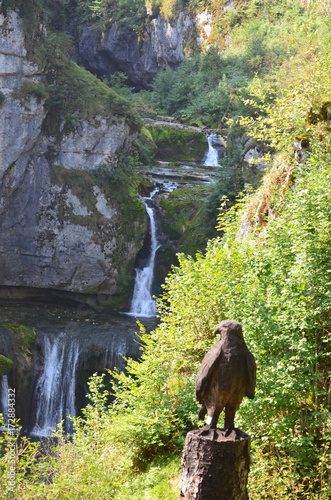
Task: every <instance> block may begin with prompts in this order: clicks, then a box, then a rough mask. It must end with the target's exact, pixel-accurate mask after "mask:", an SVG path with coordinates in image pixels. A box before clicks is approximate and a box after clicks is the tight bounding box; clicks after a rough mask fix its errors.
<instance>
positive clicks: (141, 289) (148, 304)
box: [129, 188, 160, 318]
mask: <svg viewBox="0 0 331 500" xmlns="http://www.w3.org/2000/svg"><path fill="white" fill-rule="evenodd" d="M157 192H158V189H157V188H155V189H154V190H153V191H152V193H151V195H150V196H149V197H144V198H143V200H144V203H145V206H146V211H147V215H148V217H149V221H150V233H151V249H150V255H149V259H148V262H147V265H146V266H145V267H144V268H143V269H139V268H136V269H135V271H136V276H135V283H134V289H133V297H132V302H131V310H130V312H129V314H130V315H131V316H141V317H145V318H152V317H154V316H155V315H156V307H155V300H154V299H153V297H152V284H153V275H154V263H155V255H156V251H157V249H158V248H159V246H160V245H159V243H158V241H157V237H156V222H155V215H154V209H153V208H152V207H150V206H149V205H148V201H149V200H151V199H152V198H153V196H154V195H155V193H157Z"/></svg>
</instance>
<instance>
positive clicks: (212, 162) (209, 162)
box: [203, 134, 219, 167]
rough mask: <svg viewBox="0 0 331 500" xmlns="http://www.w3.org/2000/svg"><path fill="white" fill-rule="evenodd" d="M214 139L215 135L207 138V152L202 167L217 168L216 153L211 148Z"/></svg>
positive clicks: (212, 147) (214, 149)
mask: <svg viewBox="0 0 331 500" xmlns="http://www.w3.org/2000/svg"><path fill="white" fill-rule="evenodd" d="M215 137H216V134H209V135H208V136H207V140H208V152H207V156H206V159H205V161H204V163H203V166H204V167H219V163H218V151H217V149H216V148H214V146H213V139H214V138H215Z"/></svg>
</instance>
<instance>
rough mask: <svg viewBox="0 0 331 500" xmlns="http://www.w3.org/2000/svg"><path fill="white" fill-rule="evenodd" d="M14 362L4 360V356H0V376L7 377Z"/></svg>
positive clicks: (7, 359)
mask: <svg viewBox="0 0 331 500" xmlns="http://www.w3.org/2000/svg"><path fill="white" fill-rule="evenodd" d="M13 366H14V362H13V360H12V359H9V358H6V356H2V355H1V354H0V376H1V375H7V373H9V372H10V370H11V369H12V368H13Z"/></svg>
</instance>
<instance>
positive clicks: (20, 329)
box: [0, 323, 36, 356]
mask: <svg viewBox="0 0 331 500" xmlns="http://www.w3.org/2000/svg"><path fill="white" fill-rule="evenodd" d="M0 327H1V328H5V329H7V330H10V331H12V332H13V333H14V334H15V337H16V338H17V340H18V344H19V346H20V348H21V350H22V352H23V353H24V354H27V355H28V356H31V351H32V349H33V347H34V345H35V340H36V332H35V330H34V329H33V328H31V327H30V326H26V325H19V324H17V323H3V324H1V325H0Z"/></svg>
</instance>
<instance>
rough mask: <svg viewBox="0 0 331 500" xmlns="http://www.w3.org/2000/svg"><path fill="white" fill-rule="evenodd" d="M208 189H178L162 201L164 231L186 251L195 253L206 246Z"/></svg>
mask: <svg viewBox="0 0 331 500" xmlns="http://www.w3.org/2000/svg"><path fill="white" fill-rule="evenodd" d="M209 192H210V188H209V187H204V186H196V187H191V188H187V189H177V190H175V191H173V192H172V193H171V194H170V195H169V196H168V197H166V198H162V200H161V208H162V211H163V217H162V220H161V230H162V231H163V232H164V233H166V234H169V236H170V238H171V239H172V240H178V249H180V250H181V251H183V252H185V253H189V254H191V255H193V254H195V253H196V251H197V250H203V249H204V247H205V244H206V241H207V239H208V236H209V232H210V227H209V225H208V221H205V220H204V216H203V214H204V211H203V208H204V206H205V201H206V199H207V198H208V195H209Z"/></svg>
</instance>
